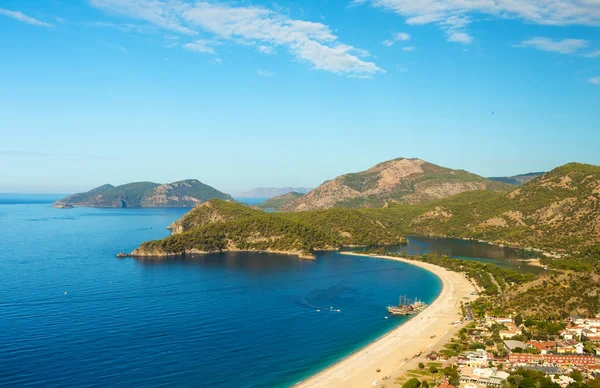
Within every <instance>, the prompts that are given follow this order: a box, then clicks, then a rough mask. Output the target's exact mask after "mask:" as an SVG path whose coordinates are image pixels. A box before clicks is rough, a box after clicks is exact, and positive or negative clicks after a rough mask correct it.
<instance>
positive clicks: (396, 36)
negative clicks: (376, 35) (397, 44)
mask: <svg viewBox="0 0 600 388" xmlns="http://www.w3.org/2000/svg"><path fill="white" fill-rule="evenodd" d="M394 40H396V41H405V40H410V35H409V34H407V33H406V32H397V33H395V34H394Z"/></svg>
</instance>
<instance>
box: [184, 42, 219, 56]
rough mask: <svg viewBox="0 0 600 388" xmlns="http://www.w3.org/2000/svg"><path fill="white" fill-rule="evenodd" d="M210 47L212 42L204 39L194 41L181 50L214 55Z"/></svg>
mask: <svg viewBox="0 0 600 388" xmlns="http://www.w3.org/2000/svg"><path fill="white" fill-rule="evenodd" d="M212 45H214V42H210V41H208V40H204V39H196V40H195V41H193V42H190V43H186V44H184V45H183V48H184V49H187V50H190V51H196V52H198V53H207V54H216V52H215V49H214V48H213V47H212Z"/></svg>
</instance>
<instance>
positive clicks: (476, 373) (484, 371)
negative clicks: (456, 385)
mask: <svg viewBox="0 0 600 388" xmlns="http://www.w3.org/2000/svg"><path fill="white" fill-rule="evenodd" d="M508 376H510V375H509V374H508V373H506V372H502V371H499V370H496V369H494V368H464V369H462V370H461V374H460V381H461V382H464V383H475V384H480V385H485V386H491V387H500V386H502V382H503V381H504V380H506V379H507V378H508Z"/></svg>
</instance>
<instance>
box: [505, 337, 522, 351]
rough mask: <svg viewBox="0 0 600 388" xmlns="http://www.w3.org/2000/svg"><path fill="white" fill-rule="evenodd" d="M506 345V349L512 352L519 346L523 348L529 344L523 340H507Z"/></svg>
mask: <svg viewBox="0 0 600 388" xmlns="http://www.w3.org/2000/svg"><path fill="white" fill-rule="evenodd" d="M504 347H505V348H506V350H508V351H509V352H511V353H512V352H513V351H514V350H515V349H517V348H520V349H523V350H525V349H527V344H526V343H525V342H522V341H515V340H506V341H504Z"/></svg>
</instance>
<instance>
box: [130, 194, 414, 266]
mask: <svg viewBox="0 0 600 388" xmlns="http://www.w3.org/2000/svg"><path fill="white" fill-rule="evenodd" d="M169 229H171V230H172V231H173V234H172V235H171V236H170V237H167V238H165V239H163V240H158V241H149V242H146V243H144V244H142V245H141V246H140V247H139V248H138V249H136V250H135V251H134V252H132V254H131V256H134V257H144V256H158V257H161V256H162V257H165V256H180V255H185V254H201V253H208V252H224V251H263V252H278V253H286V254H292V255H298V256H300V257H303V258H311V257H313V255H314V252H315V251H318V250H334V249H339V248H340V247H342V246H344V245H379V244H393V243H396V244H400V243H405V242H406V239H405V238H404V237H403V235H402V234H401V233H398V232H397V231H395V230H392V229H390V228H388V227H386V226H385V225H383V224H382V223H380V222H378V221H377V220H376V219H373V218H372V217H370V216H369V215H368V214H365V213H362V212H360V211H358V210H353V209H331V210H326V211H323V210H321V211H311V212H301V213H266V212H263V211H262V210H258V209H252V208H249V207H247V206H244V205H241V204H238V203H234V202H229V201H223V200H218V199H214V200H211V201H208V202H206V203H204V204H202V205H200V206H198V207H196V208H195V209H193V210H191V211H189V212H188V213H187V214H185V215H184V216H183V217H182V218H181V219H179V220H177V221H175V222H174V223H173V224H171V225H170V226H169Z"/></svg>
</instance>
